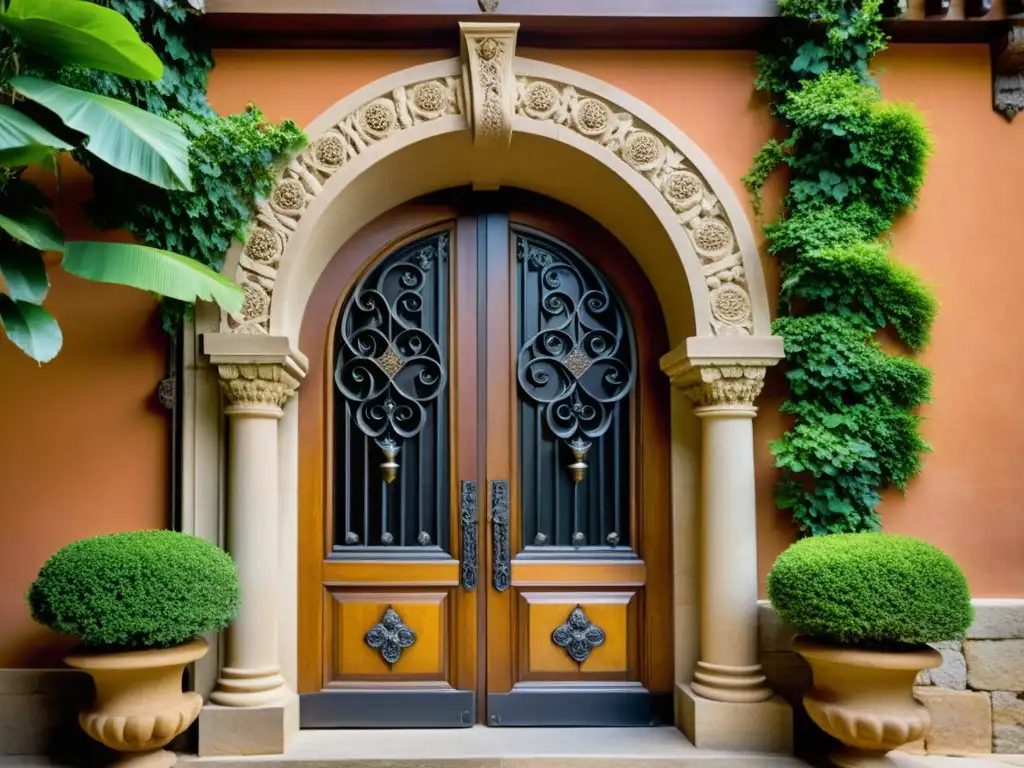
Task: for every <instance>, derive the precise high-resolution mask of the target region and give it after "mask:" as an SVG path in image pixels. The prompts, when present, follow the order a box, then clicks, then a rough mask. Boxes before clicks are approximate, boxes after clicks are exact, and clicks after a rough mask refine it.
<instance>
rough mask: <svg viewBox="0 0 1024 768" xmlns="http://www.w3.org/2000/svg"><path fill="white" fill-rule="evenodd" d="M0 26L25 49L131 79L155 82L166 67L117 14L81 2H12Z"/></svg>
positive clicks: (130, 25)
mask: <svg viewBox="0 0 1024 768" xmlns="http://www.w3.org/2000/svg"><path fill="white" fill-rule="evenodd" d="M0 25H2V26H4V27H6V28H7V29H9V30H10V31H11V32H13V33H14V34H16V35H17V36H18V39H19V40H20V42H22V43H23V44H24V45H26V46H28V47H29V48H31V49H33V50H35V51H39V52H40V53H45V54H46V55H48V56H50V57H52V58H54V59H56V60H57V61H59V62H61V63H63V64H80V65H81V66H83V67H89V68H91V69H100V70H103V71H104V72H113V73H114V74H116V75H123V76H124V77H130V78H132V79H134V80H159V79H160V78H161V77H163V74H164V65H163V64H162V63H161V61H160V59H159V58H158V57H157V55H156V54H155V53H154V52H153V49H152V48H150V47H149V46H148V45H146V44H145V43H144V42H142V38H140V37H139V33H138V32H136V31H135V27H133V26H132V24H131V22H130V21H128V19H126V18H125V17H124V16H122V15H121V14H120V13H118V12H117V11H113V10H111V9H109V8H104V7H103V6H100V5H94V4H92V3H87V2H84V0H11V2H10V5H9V6H8V8H7V12H6V13H0Z"/></svg>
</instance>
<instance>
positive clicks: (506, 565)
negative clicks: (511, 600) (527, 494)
mask: <svg viewBox="0 0 1024 768" xmlns="http://www.w3.org/2000/svg"><path fill="white" fill-rule="evenodd" d="M508 526H509V512H508V480H492V481H491V539H492V541H493V543H494V588H495V589H496V590H497V591H498V592H504V591H505V590H506V589H508V588H509V586H510V585H511V583H512V564H511V554H510V551H509V550H510V544H509V540H508Z"/></svg>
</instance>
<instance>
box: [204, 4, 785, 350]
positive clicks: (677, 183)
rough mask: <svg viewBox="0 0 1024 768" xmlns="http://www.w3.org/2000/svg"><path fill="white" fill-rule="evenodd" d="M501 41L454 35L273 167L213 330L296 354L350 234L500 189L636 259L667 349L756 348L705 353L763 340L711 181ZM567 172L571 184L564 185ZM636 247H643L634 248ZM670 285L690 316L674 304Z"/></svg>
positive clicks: (732, 222)
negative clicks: (534, 201) (549, 206)
mask: <svg viewBox="0 0 1024 768" xmlns="http://www.w3.org/2000/svg"><path fill="white" fill-rule="evenodd" d="M516 28H517V25H514V24H495V25H463V30H462V33H463V44H462V56H461V57H460V58H456V59H449V60H446V61H438V62H434V63H431V64H426V65H421V66H418V67H413V68H410V69H407V70H404V71H401V72H397V73H395V74H393V75H390V76H388V77H385V78H383V79H381V80H378V81H377V82H375V83H372V84H370V85H368V86H366V87H364V88H362V89H360V90H359V91H357V92H356V93H353V94H352V95H350V96H348V97H346V98H344V99H342V100H341V101H339V102H338V103H337V104H335V105H334V106H332V107H331V108H330V109H329V110H327V111H326V112H325V113H324V114H323V115H321V116H320V117H319V118H318V119H317V120H316V121H315V122H314V123H313V124H312V125H311V126H310V127H309V129H308V134H309V137H310V144H309V146H308V147H307V148H306V149H304V150H303V151H301V152H299V153H298V154H297V155H296V156H295V157H293V158H292V159H291V161H290V162H289V163H288V165H287V166H286V168H285V169H284V170H283V172H282V173H281V175H280V177H279V178H278V181H277V183H276V185H275V187H274V189H273V192H272V193H271V195H270V198H269V199H268V200H267V201H266V202H265V203H263V204H261V205H260V206H259V211H258V215H257V217H256V221H255V222H254V226H253V227H252V229H251V232H250V234H249V236H248V238H247V240H246V242H245V243H244V244H243V245H241V246H240V247H236V248H234V249H233V250H232V252H231V254H230V255H229V259H228V263H227V266H226V268H225V269H226V271H227V273H228V274H229V275H231V276H232V277H233V278H234V279H235V280H236V281H237V282H238V283H239V284H240V285H241V286H242V288H243V290H244V292H245V302H244V305H243V309H242V312H240V313H238V314H230V315H228V314H225V315H224V316H223V317H222V323H221V330H222V331H225V332H232V333H256V334H271V335H275V336H285V337H288V338H290V339H291V340H292V341H293V343H294V342H297V329H298V327H299V322H300V320H301V315H302V311H303V308H304V306H305V301H306V300H307V299H308V296H309V292H310V291H311V290H312V286H313V284H315V282H316V278H317V277H318V276H319V274H320V272H321V270H322V269H323V267H324V266H325V265H326V263H327V260H328V259H329V257H330V255H331V254H333V253H334V252H335V250H336V249H337V248H338V246H339V244H340V243H342V242H344V241H345V240H347V238H348V237H349V236H351V235H352V234H353V233H354V232H355V231H357V230H358V229H359V227H361V226H363V225H364V224H366V223H368V222H369V221H370V220H372V219H373V218H374V217H376V216H377V215H379V214H381V213H383V212H384V211H385V210H388V209H390V208H391V207H394V206H396V205H398V204H400V203H402V202H405V201H407V200H409V199H411V198H413V197H416V196H418V195H421V194H425V193H427V192H432V191H436V190H438V189H441V188H444V187H454V186H462V185H467V184H472V185H473V186H475V187H477V188H485V189H486V188H495V187H497V186H499V185H506V186H521V187H524V188H527V189H531V190H533V191H537V192H542V193H544V194H548V195H549V196H552V197H556V198H558V199H561V200H563V202H566V203H568V204H570V205H574V206H575V207H577V208H581V209H583V210H584V212H586V213H589V214H590V215H591V216H592V217H594V218H596V219H598V220H600V221H602V223H603V224H604V225H605V226H607V227H608V228H609V229H610V230H611V231H612V232H613V233H614V234H616V235H618V236H619V237H620V239H622V240H623V242H624V243H625V244H626V245H627V247H630V248H631V250H634V251H638V252H637V253H636V256H637V259H638V261H640V263H641V266H643V267H644V269H645V271H648V273H649V274H650V275H651V277H652V282H653V283H654V284H655V285H656V286H658V292H659V298H660V299H661V301H662V304H663V305H664V306H665V307H666V309H667V310H668V311H667V312H666V315H667V317H668V323H669V326H670V328H669V332H670V337H672V339H673V342H674V343H678V342H681V341H682V340H683V339H684V338H686V337H692V336H696V337H706V339H707V341H706V342H704V343H702V344H701V347H700V348H701V349H703V350H713V349H716V348H719V347H720V346H721V348H722V349H724V348H726V347H728V348H729V349H730V350H733V351H736V350H737V349H740V348H749V349H751V350H753V349H766V347H764V346H763V345H750V346H749V347H748V345H747V344H743V343H742V342H741V343H740V346H739V347H738V346H737V343H736V342H723V344H722V345H719V344H717V343H716V342H715V341H714V340H716V339H726V338H728V339H742V338H751V337H753V338H760V339H766V338H767V337H770V327H769V323H770V319H769V313H768V301H767V295H766V292H765V287H764V280H763V276H762V273H761V266H760V261H759V258H758V253H757V248H756V244H755V241H754V236H753V232H752V229H751V227H750V224H749V222H748V221H747V219H746V216H745V214H744V212H743V209H742V206H741V205H740V203H739V201H738V199H737V197H736V195H735V193H734V192H733V190H732V189H731V188H730V186H729V184H728V183H727V182H726V180H725V179H724V177H723V176H722V174H721V173H720V172H719V171H718V170H717V168H715V166H714V164H713V163H712V162H711V161H710V160H709V159H708V158H707V157H706V156H705V155H704V153H703V152H702V151H701V150H700V149H699V148H698V147H697V146H696V145H695V144H694V143H693V142H692V141H691V140H690V139H689V138H688V137H687V136H686V135H685V134H684V133H683V132H682V131H680V130H679V129H678V128H676V127H675V126H674V125H673V124H672V123H671V122H670V121H668V120H667V119H666V118H664V117H663V116H661V115H660V114H658V113H657V112H656V111H655V110H654V109H652V108H651V107H649V106H647V105H645V104H643V103H641V102H640V101H639V100H637V99H635V98H634V97H632V96H630V95H629V94H627V93H625V92H623V91H621V90H619V89H617V88H614V87H613V86H611V85H608V84H607V83H604V82H602V81H600V80H597V79H595V78H592V77H589V76H587V75H584V74H581V73H579V72H575V71H572V70H569V69H566V68H563V67H559V66H555V65H552V64H547V63H544V62H539V61H533V60H529V59H523V58H518V57H515V56H514V50H515V32H516ZM531 156H532V157H534V158H535V160H534V161H533V162H530V158H531ZM567 170H568V171H571V173H568V174H567ZM573 174H576V175H578V177H579V181H578V183H576V184H574V183H573V182H572V179H571V178H568V179H567V175H568V176H569V177H572V176H573ZM584 174H585V175H584ZM595 184H597V185H598V186H596V187H595V186H594V185H595ZM612 200H613V201H614V205H609V204H608V201H612ZM627 208H629V209H632V211H633V213H629V214H628V215H627V212H626V209H627ZM616 212H618V216H617V215H616ZM638 216H639V217H640V218H641V219H643V228H644V229H645V230H646V231H645V232H642V233H641V232H636V231H633V232H631V231H629V230H630V227H631V226H632V227H633V228H634V229H639V219H638V218H637V217H638ZM616 218H619V219H621V221H616V220H615V219H616ZM641 239H646V240H647V241H648V242H647V243H646V244H645V246H642V247H639V248H634V247H633V246H634V245H635V244H636V243H637V242H638V241H640V240H641ZM684 282H685V284H686V286H687V289H688V292H689V296H690V302H680V301H679V294H680V291H681V290H682V286H683V283H684ZM680 305H685V308H684V309H680V308H679V306H680ZM684 312H685V313H686V315H687V317H686V318H683V316H682V313H684ZM673 326H674V327H673ZM708 344H710V346H708ZM723 345H724V346H723ZM774 346H777V345H774ZM774 346H773V348H774Z"/></svg>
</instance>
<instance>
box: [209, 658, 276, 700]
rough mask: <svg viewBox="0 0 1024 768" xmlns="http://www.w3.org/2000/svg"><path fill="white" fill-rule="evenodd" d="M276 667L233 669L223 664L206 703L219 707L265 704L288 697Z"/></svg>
mask: <svg viewBox="0 0 1024 768" xmlns="http://www.w3.org/2000/svg"><path fill="white" fill-rule="evenodd" d="M292 695H294V694H292V692H291V690H289V688H288V684H287V683H286V682H285V680H284V678H283V677H281V668H280V667H267V668H266V669H233V668H231V667H223V668H221V671H220V677H218V678H217V688H216V690H214V692H213V693H211V694H210V703H211V704H217V705H220V706H222V707H269V706H273V705H275V704H280V703H282V702H284V701H285V700H287V699H288V698H289V697H290V696H292Z"/></svg>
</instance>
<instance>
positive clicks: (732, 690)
mask: <svg viewBox="0 0 1024 768" xmlns="http://www.w3.org/2000/svg"><path fill="white" fill-rule="evenodd" d="M690 687H691V688H692V689H693V692H694V693H696V694H697V695H698V696H701V697H703V698H705V699H711V700H712V701H724V702H726V703H728V704H756V703H757V702H759V701H768V699H770V698H771V697H772V696H774V695H775V691H773V690H772V689H771V686H769V685H768V678H767V677H765V676H764V671H763V670H762V669H761V665H760V664H754V665H752V666H749V667H729V666H725V665H723V664H708V663H707V662H704V661H698V662H697V669H696V671H695V672H694V673H693V682H692V683H691V684H690Z"/></svg>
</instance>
